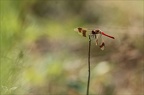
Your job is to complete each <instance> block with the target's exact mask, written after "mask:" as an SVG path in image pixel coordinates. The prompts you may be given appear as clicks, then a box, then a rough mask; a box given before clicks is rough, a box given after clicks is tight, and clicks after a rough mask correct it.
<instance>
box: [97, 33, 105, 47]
mask: <svg viewBox="0 0 144 95" xmlns="http://www.w3.org/2000/svg"><path fill="white" fill-rule="evenodd" d="M96 45H99V47H100V48H101V50H104V47H105V43H104V40H103V39H102V34H97V35H96Z"/></svg>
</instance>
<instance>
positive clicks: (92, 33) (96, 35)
mask: <svg viewBox="0 0 144 95" xmlns="http://www.w3.org/2000/svg"><path fill="white" fill-rule="evenodd" d="M74 31H76V32H78V33H79V34H80V35H82V36H83V37H90V40H91V39H94V40H95V43H96V45H98V46H99V47H100V49H101V50H104V48H105V42H104V40H103V38H102V36H106V37H108V38H111V39H115V38H114V37H113V36H110V35H108V34H106V33H104V32H103V31H101V30H100V29H88V28H82V27H79V28H75V29H74Z"/></svg>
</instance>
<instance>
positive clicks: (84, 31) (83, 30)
mask: <svg viewBox="0 0 144 95" xmlns="http://www.w3.org/2000/svg"><path fill="white" fill-rule="evenodd" d="M74 31H76V32H78V34H80V35H81V36H83V37H88V36H89V34H90V31H89V30H88V29H87V28H81V27H79V28H75V29H74Z"/></svg>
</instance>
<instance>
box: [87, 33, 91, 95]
mask: <svg viewBox="0 0 144 95" xmlns="http://www.w3.org/2000/svg"><path fill="white" fill-rule="evenodd" d="M90 49H91V38H90V35H89V50H88V83H87V95H89V85H90Z"/></svg>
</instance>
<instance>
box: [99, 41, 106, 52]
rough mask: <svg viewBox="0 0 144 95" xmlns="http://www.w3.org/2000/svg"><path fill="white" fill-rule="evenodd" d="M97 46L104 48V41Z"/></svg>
mask: <svg viewBox="0 0 144 95" xmlns="http://www.w3.org/2000/svg"><path fill="white" fill-rule="evenodd" d="M99 47H100V48H101V50H104V48H105V43H104V42H102V43H101V45H100V46H99Z"/></svg>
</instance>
